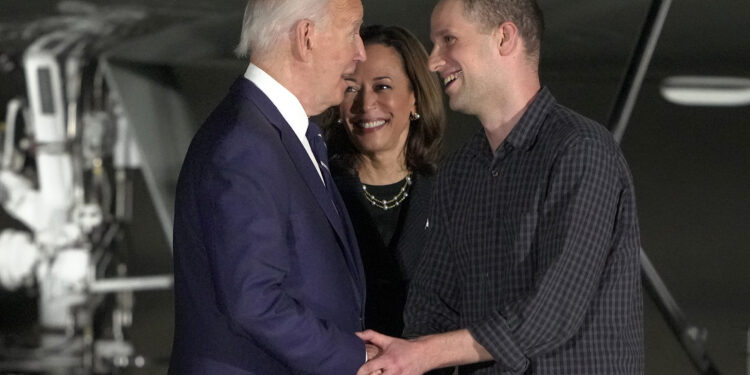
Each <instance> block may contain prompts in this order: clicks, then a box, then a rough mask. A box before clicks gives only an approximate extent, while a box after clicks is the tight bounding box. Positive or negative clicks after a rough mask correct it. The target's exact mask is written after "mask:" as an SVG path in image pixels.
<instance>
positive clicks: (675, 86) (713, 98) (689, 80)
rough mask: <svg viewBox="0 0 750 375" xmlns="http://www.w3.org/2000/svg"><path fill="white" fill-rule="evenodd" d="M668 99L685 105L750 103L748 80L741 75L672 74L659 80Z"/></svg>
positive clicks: (732, 105)
mask: <svg viewBox="0 0 750 375" xmlns="http://www.w3.org/2000/svg"><path fill="white" fill-rule="evenodd" d="M661 95H662V97H664V99H666V100H667V101H669V102H671V103H674V104H679V105H688V106H710V107H735V106H743V105H750V79H748V78H741V77H710V76H675V77H669V78H667V79H665V80H664V81H662V84H661Z"/></svg>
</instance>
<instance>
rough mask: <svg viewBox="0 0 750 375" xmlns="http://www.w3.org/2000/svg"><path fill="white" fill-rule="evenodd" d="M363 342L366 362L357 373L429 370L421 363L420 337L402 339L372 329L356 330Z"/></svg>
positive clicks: (373, 373) (420, 372) (412, 372)
mask: <svg viewBox="0 0 750 375" xmlns="http://www.w3.org/2000/svg"><path fill="white" fill-rule="evenodd" d="M356 335H357V336H358V337H359V338H360V339H362V341H364V342H365V350H366V352H367V362H366V363H365V364H364V365H362V367H360V369H359V371H357V375H380V374H383V373H385V372H386V370H387V373H388V374H389V375H390V374H396V375H399V374H423V373H425V372H426V371H428V370H430V368H429V367H425V366H426V363H423V362H424V361H423V360H424V359H425V358H420V357H422V355H423V354H421V353H420V352H421V350H423V349H424V346H422V345H420V339H415V340H404V339H399V338H396V337H390V336H386V335H383V334H381V333H378V332H376V331H373V330H366V331H363V332H357V333H356Z"/></svg>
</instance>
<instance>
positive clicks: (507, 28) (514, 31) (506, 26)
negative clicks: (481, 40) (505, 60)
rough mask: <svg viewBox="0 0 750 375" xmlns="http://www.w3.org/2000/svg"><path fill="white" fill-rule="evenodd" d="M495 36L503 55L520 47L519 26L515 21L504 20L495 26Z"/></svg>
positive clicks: (498, 48) (499, 50)
mask: <svg viewBox="0 0 750 375" xmlns="http://www.w3.org/2000/svg"><path fill="white" fill-rule="evenodd" d="M493 36H494V38H495V43H496V45H497V50H498V52H499V53H500V55H501V56H508V55H510V54H511V53H512V52H513V51H514V50H515V49H516V48H518V39H519V34H518V27H516V25H515V24H514V23H513V22H503V23H502V24H501V25H500V26H498V27H497V28H495V31H494V33H493Z"/></svg>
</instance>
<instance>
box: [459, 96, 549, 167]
mask: <svg viewBox="0 0 750 375" xmlns="http://www.w3.org/2000/svg"><path fill="white" fill-rule="evenodd" d="M556 103H557V102H556V101H555V98H554V96H552V93H551V92H550V91H549V89H548V88H547V87H542V89H541V90H539V92H538V93H537V94H536V96H535V97H534V99H532V101H531V103H530V104H529V106H528V108H526V112H524V114H523V115H521V119H520V120H518V123H517V124H516V125H515V126H514V127H513V129H512V130H511V131H510V133H509V134H508V136H507V137H506V138H505V140H504V141H503V143H502V144H500V147H498V149H497V150H490V144H489V141H488V140H487V134H485V132H484V129H481V128H480V129H479V130H478V131H477V132H476V133H475V134H474V136H472V138H471V139H470V140H469V149H470V150H472V151H473V152H474V154H475V155H476V156H479V155H483V154H486V155H487V158H488V160H489V159H491V158H492V157H493V155H496V154H497V152H498V151H499V150H500V149H507V148H508V145H510V146H511V148H513V149H518V150H521V149H529V148H531V146H532V145H533V144H534V141H535V140H536V136H537V134H539V129H541V127H542V124H543V123H544V119H545V118H546V117H547V114H548V113H549V111H550V109H551V108H552V107H553V106H554V105H555V104H556ZM504 152H507V150H504Z"/></svg>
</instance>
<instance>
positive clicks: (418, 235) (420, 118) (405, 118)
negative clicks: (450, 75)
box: [326, 25, 445, 336]
mask: <svg viewBox="0 0 750 375" xmlns="http://www.w3.org/2000/svg"><path fill="white" fill-rule="evenodd" d="M360 35H361V36H362V40H363V42H364V44H365V50H366V52H367V60H366V61H364V62H360V63H359V65H358V66H357V70H356V71H355V72H354V74H352V75H351V76H349V77H346V78H347V80H348V82H349V87H348V88H347V90H346V96H345V98H344V102H343V103H342V104H341V105H340V106H339V107H338V108H334V109H333V111H332V113H331V114H329V117H330V118H331V119H332V120H331V121H329V122H328V124H327V126H326V138H327V142H328V148H329V154H330V163H331V171H332V174H333V176H334V179H335V181H336V185H337V186H338V189H339V191H340V192H341V195H342V196H343V197H344V201H345V202H346V206H347V210H348V211H349V216H351V219H352V223H353V225H354V229H355V231H356V234H357V239H358V241H359V247H360V250H361V252H362V261H363V263H364V267H365V274H366V276H367V305H366V307H365V326H366V327H367V328H370V329H374V330H376V331H378V332H382V333H385V334H387V335H391V336H400V335H401V333H402V330H403V317H402V314H403V308H404V303H405V301H406V293H407V287H408V284H409V280H410V278H411V275H412V274H413V271H414V268H415V267H416V266H417V262H418V261H419V258H420V255H421V252H422V245H423V243H424V239H425V235H426V230H427V228H428V227H429V221H428V218H427V213H428V210H429V205H430V197H431V193H432V176H433V175H434V173H435V168H436V162H437V158H438V155H439V153H440V144H441V141H442V136H443V128H444V126H445V109H444V106H443V99H442V93H441V89H440V84H439V82H438V79H437V76H436V75H435V74H433V73H432V72H430V71H429V70H428V66H427V58H428V55H427V52H426V50H425V48H424V46H422V44H421V43H420V42H419V40H417V38H416V37H414V35H413V34H411V33H410V32H409V31H407V30H405V29H403V28H401V27H397V26H380V25H374V26H369V27H365V28H363V29H362V30H360Z"/></svg>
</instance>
